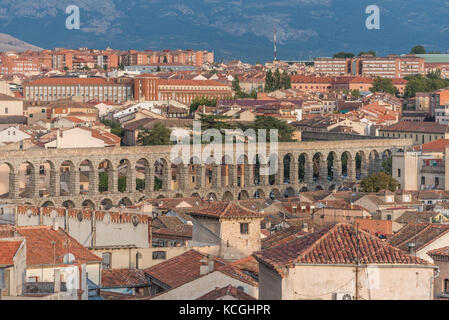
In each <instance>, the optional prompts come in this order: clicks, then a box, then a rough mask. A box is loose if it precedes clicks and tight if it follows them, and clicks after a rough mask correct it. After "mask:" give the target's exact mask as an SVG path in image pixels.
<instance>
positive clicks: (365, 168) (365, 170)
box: [360, 159, 369, 180]
mask: <svg viewBox="0 0 449 320" xmlns="http://www.w3.org/2000/svg"><path fill="white" fill-rule="evenodd" d="M368 169H369V168H368V163H367V161H366V160H363V159H362V167H361V169H360V180H362V179H364V178H366V177H368V175H369V173H368Z"/></svg>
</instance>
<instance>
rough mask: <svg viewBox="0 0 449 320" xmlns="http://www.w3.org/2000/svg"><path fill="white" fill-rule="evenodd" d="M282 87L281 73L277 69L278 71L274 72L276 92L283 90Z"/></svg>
mask: <svg viewBox="0 0 449 320" xmlns="http://www.w3.org/2000/svg"><path fill="white" fill-rule="evenodd" d="M281 85H282V83H281V72H280V71H279V69H276V71H275V72H274V90H279V89H281Z"/></svg>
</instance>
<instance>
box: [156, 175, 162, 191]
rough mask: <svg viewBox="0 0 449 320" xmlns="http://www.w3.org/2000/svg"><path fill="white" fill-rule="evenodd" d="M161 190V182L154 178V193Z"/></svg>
mask: <svg viewBox="0 0 449 320" xmlns="http://www.w3.org/2000/svg"><path fill="white" fill-rule="evenodd" d="M159 190H162V180H161V179H159V178H158V177H154V191H159Z"/></svg>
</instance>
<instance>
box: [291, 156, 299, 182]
mask: <svg viewBox="0 0 449 320" xmlns="http://www.w3.org/2000/svg"><path fill="white" fill-rule="evenodd" d="M298 183H299V163H298V161H295V160H294V159H293V161H291V162H290V184H295V185H296V184H298Z"/></svg>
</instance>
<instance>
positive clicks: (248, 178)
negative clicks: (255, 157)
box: [245, 164, 254, 187]
mask: <svg viewBox="0 0 449 320" xmlns="http://www.w3.org/2000/svg"><path fill="white" fill-rule="evenodd" d="M252 186H254V165H253V164H246V165H245V187H252Z"/></svg>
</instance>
